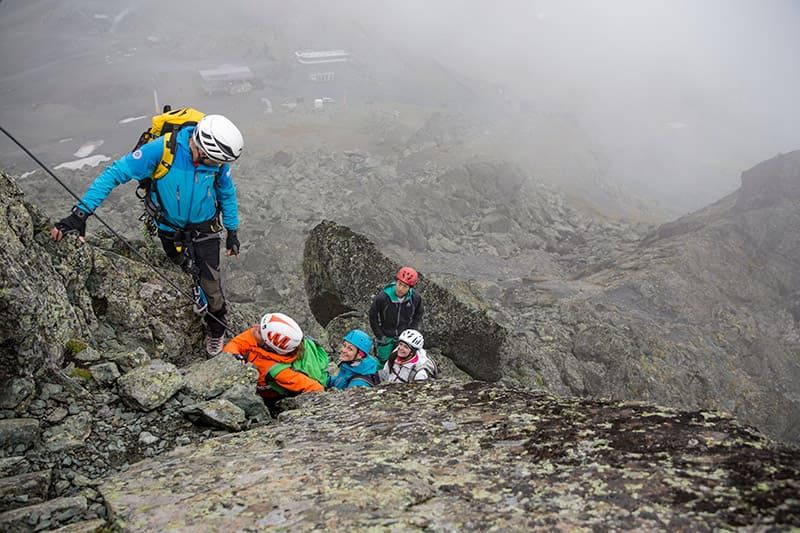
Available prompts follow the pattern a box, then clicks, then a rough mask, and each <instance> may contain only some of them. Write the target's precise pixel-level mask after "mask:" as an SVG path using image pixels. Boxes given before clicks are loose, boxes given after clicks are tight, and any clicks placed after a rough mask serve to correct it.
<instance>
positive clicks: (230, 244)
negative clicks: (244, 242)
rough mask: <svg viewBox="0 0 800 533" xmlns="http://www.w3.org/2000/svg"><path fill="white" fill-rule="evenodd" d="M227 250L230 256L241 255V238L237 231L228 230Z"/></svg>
mask: <svg viewBox="0 0 800 533" xmlns="http://www.w3.org/2000/svg"><path fill="white" fill-rule="evenodd" d="M225 248H226V249H227V250H228V252H230V253H229V254H228V255H239V237H237V236H236V230H235V229H233V230H228V238H227V239H225Z"/></svg>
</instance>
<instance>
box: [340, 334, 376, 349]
mask: <svg viewBox="0 0 800 533" xmlns="http://www.w3.org/2000/svg"><path fill="white" fill-rule="evenodd" d="M343 340H345V341H347V342H349V343H350V344H352V345H353V346H355V347H356V348H358V349H359V350H361V351H362V352H364V353H365V354H368V353H369V352H370V351H372V337H370V336H369V334H368V333H366V332H365V331H361V330H360V329H351V330H350V331H348V332H347V335H345V336H344V339H343Z"/></svg>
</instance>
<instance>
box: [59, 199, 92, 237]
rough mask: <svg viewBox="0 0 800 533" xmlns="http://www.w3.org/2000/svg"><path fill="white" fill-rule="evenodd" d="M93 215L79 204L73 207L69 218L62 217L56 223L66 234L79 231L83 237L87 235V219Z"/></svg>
mask: <svg viewBox="0 0 800 533" xmlns="http://www.w3.org/2000/svg"><path fill="white" fill-rule="evenodd" d="M90 216H91V213H87V212H86V211H84V210H83V209H81V208H80V207H78V206H77V205H76V206H75V207H73V208H72V214H71V215H70V216H68V217H67V218H62V219H61V220H59V221H58V224H56V229H58V230H59V231H60V232H61V233H62V234H64V235H70V234H72V233H77V234H78V235H79V236H81V237H85V236H86V219H87V218H89V217H90Z"/></svg>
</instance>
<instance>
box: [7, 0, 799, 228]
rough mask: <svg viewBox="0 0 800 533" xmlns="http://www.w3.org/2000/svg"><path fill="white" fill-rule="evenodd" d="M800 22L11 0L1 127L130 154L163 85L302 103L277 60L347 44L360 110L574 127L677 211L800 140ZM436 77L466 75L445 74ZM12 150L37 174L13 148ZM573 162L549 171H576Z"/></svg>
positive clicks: (642, 189)
mask: <svg viewBox="0 0 800 533" xmlns="http://www.w3.org/2000/svg"><path fill="white" fill-rule="evenodd" d="M67 4H68V5H67ZM798 29H800V2H797V1H796V0H772V1H769V2H757V1H755V0H753V1H742V0H713V1H712V0H704V1H690V0H671V1H655V0H614V1H603V2H598V1H574V0H573V1H566V2H565V1H534V0H525V1H523V0H504V1H503V2H480V1H477V0H472V1H466V0H439V1H436V2H430V1H428V2H424V1H419V0H414V1H404V2H386V1H383V2H376V1H369V0H346V1H341V2H336V3H332V2H326V1H322V0H316V1H299V0H297V1H291V2H286V1H284V2H275V1H270V2H250V1H247V2H246V1H243V0H231V1H228V2H224V3H217V2H214V3H211V2H204V1H194V2H185V1H174V2H169V3H168V4H165V3H162V2H154V1H138V2H133V1H121V0H118V1H115V2H100V1H90V0H87V1H83V2H69V3H65V2H59V1H58V0H39V1H28V0H4V1H0V49H2V60H1V61H0V94H2V104H0V123H2V124H3V126H5V127H7V128H9V129H11V130H12V131H14V132H17V133H18V134H19V135H20V137H21V138H22V139H23V140H24V141H26V142H28V143H30V144H31V146H32V147H34V148H36V149H38V150H41V151H43V152H44V153H45V154H47V155H48V158H46V159H47V160H48V161H49V162H51V163H52V164H53V165H55V164H56V163H59V162H61V161H63V160H64V158H66V157H68V156H69V153H66V151H65V150H64V149H63V147H61V146H60V145H59V142H60V141H62V140H63V139H65V138H70V137H77V138H80V139H81V141H87V140H93V138H94V139H97V138H102V139H105V140H106V144H105V148H108V150H109V152H108V153H109V155H119V153H121V151H123V150H124V149H125V147H126V146H128V145H129V144H130V140H131V139H132V138H135V137H136V135H137V133H138V131H140V130H141V129H142V124H143V123H142V122H139V123H137V124H131V125H128V124H124V125H121V124H120V121H121V120H122V119H125V118H126V117H134V116H140V115H142V114H150V113H152V111H153V107H154V105H153V89H157V90H158V91H159V95H160V96H161V98H162V100H169V101H172V102H175V103H180V104H183V105H186V104H195V100H197V101H198V104H197V105H198V106H199V105H200V104H203V103H206V104H208V102H209V99H208V98H206V97H205V96H204V95H202V93H200V92H197V91H196V90H195V86H196V85H197V79H196V74H195V72H196V71H197V70H198V69H203V68H214V67H216V66H218V65H220V64H222V63H226V62H227V63H233V64H245V65H248V66H250V67H251V68H252V69H253V70H254V72H255V73H256V75H257V76H258V77H259V78H260V79H262V80H264V83H265V86H266V89H265V91H270V90H271V91H272V93H270V95H272V96H273V97H274V96H277V97H279V98H280V97H288V96H290V95H291V94H292V93H291V89H290V88H289V87H288V83H286V84H281V81H282V80H280V79H279V78H280V77H281V76H282V75H283V73H284V72H286V71H285V69H282V68H279V67H278V66H277V65H279V64H280V63H281V62H282V61H284V60H286V58H289V59H288V60H289V61H291V55H292V53H293V51H294V50H297V49H334V48H337V49H338V48H341V49H346V50H347V51H348V52H350V53H351V54H353V57H354V58H355V60H356V61H360V63H359V64H360V66H361V67H362V72H366V74H365V79H367V80H368V81H369V83H371V84H372V85H370V87H371V88H370V89H369V90H370V91H371V92H369V94H367V88H366V86H367V85H369V84H368V83H364V84H363V85H364V88H363V91H362V92H363V94H361V95H359V92H358V90H357V89H353V90H352V92H351V96H350V102H351V103H353V104H355V102H357V101H358V98H359V96H361V98H362V100H363V101H376V102H382V103H385V104H387V105H393V104H395V103H397V102H406V103H409V102H410V103H413V104H414V105H417V106H422V107H425V106H429V107H430V108H432V109H434V108H435V109H442V108H444V109H448V110H450V111H453V112H458V113H470V114H472V115H477V116H480V117H481V118H482V119H485V120H492V119H494V120H496V121H501V122H507V123H510V124H512V125H519V126H520V127H522V128H523V129H524V128H525V127H527V126H530V125H532V124H533V125H535V124H536V123H537V121H540V120H541V117H542V116H543V115H545V114H551V115H558V116H563V117H566V118H567V119H568V120H569V121H571V122H573V123H574V124H575V128H576V131H579V132H580V136H579V138H578V136H576V135H572V134H564V132H560V133H556V132H552V133H550V132H548V130H547V128H545V129H544V131H542V130H541V129H539V130H537V132H538V135H540V136H544V137H547V136H548V135H552V137H553V138H552V139H551V142H553V143H554V144H557V145H571V144H576V145H580V149H581V150H582V151H585V152H587V153H592V154H596V155H597V157H598V159H599V160H600V161H601V162H602V164H601V165H599V169H600V170H599V172H601V173H602V174H603V176H601V177H602V178H603V179H605V180H607V181H609V182H611V183H614V184H617V185H619V186H621V187H623V188H625V189H626V190H630V191H632V192H634V193H635V194H637V195H641V196H644V197H646V198H648V199H652V200H653V201H655V202H657V203H658V204H660V205H661V206H663V207H666V208H667V209H669V210H670V211H671V212H672V213H675V214H678V213H682V212H686V211H689V210H693V209H696V208H699V207H702V206H703V205H705V204H708V203H710V202H712V201H714V200H716V199H718V198H720V197H722V196H724V195H725V194H727V193H729V192H731V191H732V190H734V189H735V188H736V187H738V185H739V174H740V172H741V171H742V170H744V169H746V168H749V167H750V166H752V165H754V164H756V163H758V162H759V161H761V160H763V159H766V158H769V157H772V156H774V155H775V154H776V153H778V152H786V151H790V150H795V149H798V148H800V128H798V124H800V100H799V99H798V97H797V95H798V94H800V69H798V68H797V67H798V51H800V31H798ZM390 56H391V57H390ZM431 65H435V66H434V67H432V66H431ZM437 68H441V69H442V71H446V72H447V74H448V76H450V78H447V79H448V80H450V81H447V82H446V83H445V82H443V81H441V79H438V78H437V79H436V81H433V80H434V77H436V76H441V73H440V72H439V71H437ZM442 79H444V77H442ZM452 80H457V82H455V83H454V82H452ZM465 94H469V95H471V96H470V98H471V100H470V101H469V103H468V104H465V101H466V97H465V96H464V95H465ZM498 94H500V95H501V96H502V98H504V99H506V100H507V101H509V102H514V104H513V105H510V106H509V109H508V110H506V113H502V112H499V111H498V110H497V107H496V105H495V104H491V105H490V104H489V103H488V102H489V100H486V102H487V103H486V105H482V104H481V102H482V101H483V100H482V99H483V98H484V97H486V98H490V97H497V95H498ZM260 95H261V93H258V95H257V96H259V97H260ZM181 99H192V101H189V102H178V101H179V100H181ZM213 104H214V106H215V110H217V111H219V112H222V113H225V114H230V115H232V116H234V117H237V116H239V117H243V120H245V119H246V118H247V117H251V116H252V115H253V109H256V106H257V105H261V104H260V101H259V98H256V97H254V96H252V95H250V96H248V95H236V96H227V97H226V99H215V100H213ZM258 109H259V112H260V108H258ZM545 126H548V127H549V125H547V124H545ZM255 128H256V126H252V125H249V126H247V129H248V130H249V131H253V130H254V129H255ZM254 148H255V147H252V145H251V149H254ZM74 149H75V148H74V147H73V148H71V150H74ZM255 149H261V150H264V151H269V149H270V148H267V147H258V148H255ZM59 150H61V151H62V153H58V152H59ZM70 153H71V152H70ZM567 153H569V152H565V154H567ZM0 156H1V157H2V158H3V161H4V165H6V166H10V167H11V169H12V170H17V171H19V172H23V171H26V170H30V168H31V165H30V164H29V163H24V162H23V158H21V157H20V155H19V153H18V151H17V150H16V149H15V148H14V147H13V146H12V145H11V144H10V143H9V142H8V141H7V140H3V141H0ZM554 157H556V156H554ZM557 157H562V156H561V155H558V156H557ZM562 158H563V159H567V158H568V156H566V155H565V156H563V157H562ZM563 163H564V165H563V166H558V165H551V166H549V167H548V168H549V169H550V170H549V172H550V174H551V175H549V176H548V177H549V178H551V179H555V180H556V181H558V179H559V178H561V177H563V178H564V179H565V180H567V179H568V178H570V176H566V174H569V173H570V172H574V171H572V170H566V169H568V168H570V167H569V165H568V164H567V163H568V162H567V161H564V162H563ZM559 168H562V169H563V170H561V171H559V170H557V169H559ZM552 169H556V170H552ZM559 172H561V173H563V174H565V175H564V176H558V175H557V174H559Z"/></svg>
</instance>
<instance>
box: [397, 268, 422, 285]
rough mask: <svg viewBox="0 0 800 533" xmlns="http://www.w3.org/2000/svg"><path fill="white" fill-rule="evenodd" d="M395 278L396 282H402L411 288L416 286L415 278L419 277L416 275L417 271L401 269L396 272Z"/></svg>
mask: <svg viewBox="0 0 800 533" xmlns="http://www.w3.org/2000/svg"><path fill="white" fill-rule="evenodd" d="M395 278H396V279H397V280H398V281H402V282H403V283H405V284H406V285H408V286H409V287H413V286H414V285H416V284H417V278H419V275H418V274H417V271H416V270H414V269H413V268H411V267H403V268H401V269H400V270H398V271H397V276H395Z"/></svg>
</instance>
